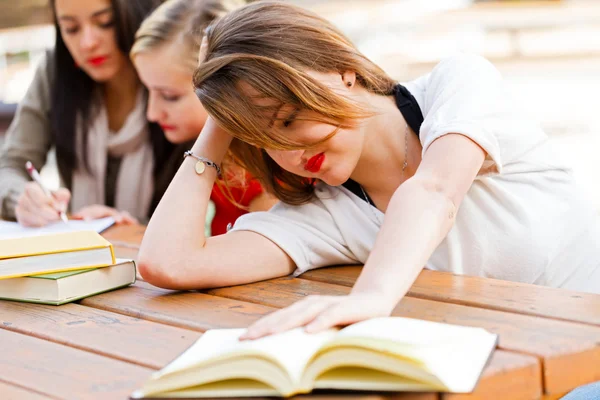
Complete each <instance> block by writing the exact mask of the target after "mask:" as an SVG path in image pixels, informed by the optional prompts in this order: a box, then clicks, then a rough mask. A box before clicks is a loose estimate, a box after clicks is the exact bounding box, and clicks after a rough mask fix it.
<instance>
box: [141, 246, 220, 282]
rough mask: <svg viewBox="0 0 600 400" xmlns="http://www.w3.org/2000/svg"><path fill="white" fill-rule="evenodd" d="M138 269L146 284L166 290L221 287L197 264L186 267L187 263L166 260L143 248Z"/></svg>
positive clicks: (171, 259) (170, 258)
mask: <svg viewBox="0 0 600 400" xmlns="http://www.w3.org/2000/svg"><path fill="white" fill-rule="evenodd" d="M166 253H168V252H166ZM192 267H193V268H192ZM137 268H138V273H139V274H140V276H141V277H142V279H143V280H144V282H147V283H149V284H151V285H153V286H157V287H160V288H164V289H173V290H194V289H210V288H214V287H217V286H220V285H219V283H218V282H216V281H215V279H214V277H213V279H211V274H210V273H208V270H207V269H206V268H202V267H201V266H200V265H199V264H198V263H197V262H195V263H194V265H186V264H185V261H182V260H174V259H173V258H172V257H167V258H164V257H161V256H160V254H158V253H156V252H154V251H148V250H144V248H143V247H142V249H140V253H139V255H138V261H137ZM190 271H193V273H190Z"/></svg>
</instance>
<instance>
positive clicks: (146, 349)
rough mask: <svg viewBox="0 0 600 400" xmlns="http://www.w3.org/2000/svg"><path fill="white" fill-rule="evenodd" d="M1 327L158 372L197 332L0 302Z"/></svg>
mask: <svg viewBox="0 0 600 400" xmlns="http://www.w3.org/2000/svg"><path fill="white" fill-rule="evenodd" d="M0 328H4V329H7V330H11V331H14V332H19V333H23V334H26V335H29V336H34V337H37V338H41V339H45V340H49V341H52V342H56V343H60V344H64V345H67V346H69V347H74V348H77V349H82V350H85V351H89V352H92V353H96V354H100V355H103V356H107V357H111V358H115V359H119V360H122V361H127V362H129V363H132V364H137V365H140V366H144V367H148V368H154V369H160V368H162V367H163V366H165V365H166V364H167V363H169V362H170V361H171V360H173V359H174V358H175V357H177V356H178V355H179V354H180V353H182V352H183V351H184V350H185V349H187V348H188V347H189V346H191V345H192V344H193V343H194V342H195V341H196V340H197V339H198V338H199V337H200V334H199V333H198V332H194V331H190V330H186V329H181V328H176V327H172V326H168V325H163V324H158V323H155V322H149V321H144V320H141V319H137V318H133V317H128V316H125V315H121V314H116V313H111V312H108V311H103V310H98V309H94V308H91V307H84V306H81V305H78V304H65V305H63V306H60V307H56V306H45V305H38V304H28V303H16V302H9V301H3V302H0Z"/></svg>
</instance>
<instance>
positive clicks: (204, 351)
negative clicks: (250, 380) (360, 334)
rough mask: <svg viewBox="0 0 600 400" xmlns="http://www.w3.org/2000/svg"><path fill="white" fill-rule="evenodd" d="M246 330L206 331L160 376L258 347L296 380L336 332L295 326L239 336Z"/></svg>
mask: <svg viewBox="0 0 600 400" xmlns="http://www.w3.org/2000/svg"><path fill="white" fill-rule="evenodd" d="M244 332H245V329H211V330H209V331H207V332H206V333H205V334H204V335H202V337H201V338H200V339H198V340H197V341H196V343H194V344H193V345H192V346H191V347H190V348H189V349H188V350H186V352H185V353H183V354H182V355H181V356H179V358H177V359H176V360H175V361H173V362H172V363H171V364H169V365H167V366H166V367H165V368H163V369H162V370H160V371H159V372H158V373H157V376H162V375H165V374H168V373H171V372H175V371H179V370H182V369H186V368H189V367H191V366H194V365H196V364H199V363H202V362H204V361H207V360H209V359H211V358H214V357H218V356H220V355H223V354H227V353H230V352H232V351H240V350H242V351H243V350H256V351H260V352H264V353H266V354H268V355H270V356H271V357H273V358H274V359H276V360H277V361H278V362H279V363H280V364H281V365H283V366H284V367H285V369H286V371H287V373H288V374H289V375H290V376H291V377H292V380H293V381H294V382H296V383H297V382H299V380H300V377H301V375H302V372H303V370H304V367H305V366H306V363H307V362H308V361H309V359H310V358H311V357H312V355H313V354H314V353H315V352H316V351H317V350H318V349H319V347H321V346H322V345H323V344H324V343H325V342H327V341H328V340H331V339H332V338H333V337H334V336H335V334H336V330H334V329H331V330H327V331H324V332H319V333H316V334H308V333H306V332H305V331H304V328H296V329H293V330H290V331H287V332H283V333H280V334H277V335H272V336H267V337H264V338H260V339H256V340H245V341H240V340H238V338H239V337H240V335H242V333H244Z"/></svg>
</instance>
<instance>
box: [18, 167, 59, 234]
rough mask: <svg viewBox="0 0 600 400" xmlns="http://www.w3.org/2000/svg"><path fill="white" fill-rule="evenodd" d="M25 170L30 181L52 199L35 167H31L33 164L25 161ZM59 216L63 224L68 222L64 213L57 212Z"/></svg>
mask: <svg viewBox="0 0 600 400" xmlns="http://www.w3.org/2000/svg"><path fill="white" fill-rule="evenodd" d="M25 168H26V169H27V173H28V174H29V176H31V179H33V180H34V181H35V182H36V183H37V184H38V185H40V187H41V188H42V190H43V191H44V193H45V194H46V196H49V197H52V198H54V195H53V194H52V192H51V191H50V189H48V188H47V187H46V185H44V183H43V182H42V177H41V176H40V173H39V172H38V171H37V169H35V167H34V166H33V163H32V162H31V161H27V162H26V163H25ZM59 214H60V219H61V220H62V221H63V222H64V223H67V222H69V219H68V218H67V214H65V212H64V211H59Z"/></svg>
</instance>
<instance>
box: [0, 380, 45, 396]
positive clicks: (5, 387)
mask: <svg viewBox="0 0 600 400" xmlns="http://www.w3.org/2000/svg"><path fill="white" fill-rule="evenodd" d="M0 395H2V400H49V399H52V397H49V396H44V395H42V394H39V393H35V392H32V391H30V390H25V389H22V388H20V387H17V386H14V385H11V384H8V383H6V382H2V381H0Z"/></svg>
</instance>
